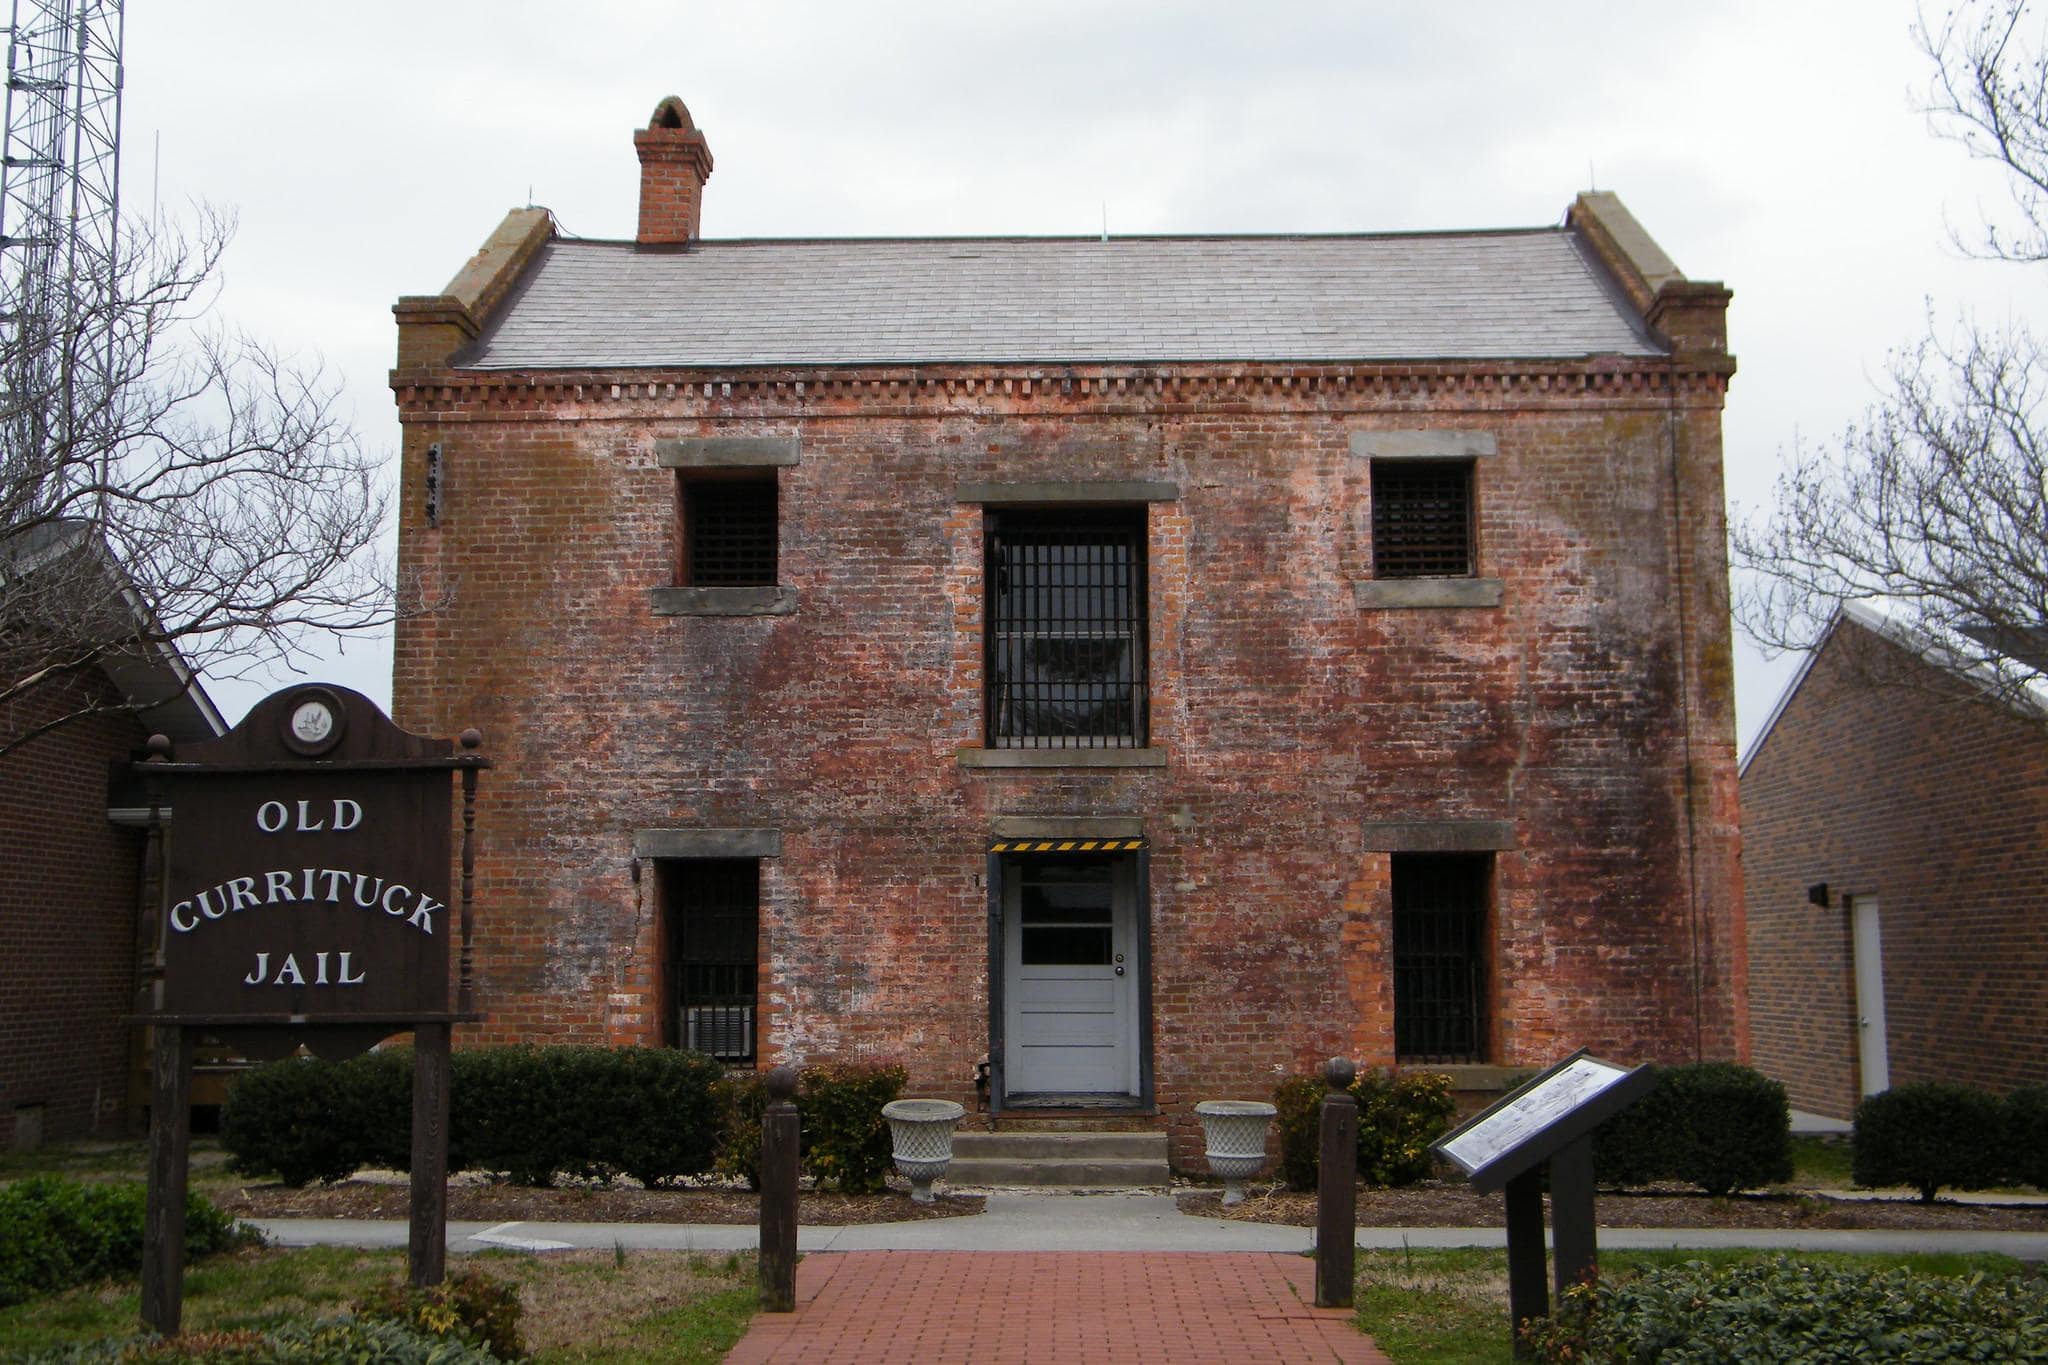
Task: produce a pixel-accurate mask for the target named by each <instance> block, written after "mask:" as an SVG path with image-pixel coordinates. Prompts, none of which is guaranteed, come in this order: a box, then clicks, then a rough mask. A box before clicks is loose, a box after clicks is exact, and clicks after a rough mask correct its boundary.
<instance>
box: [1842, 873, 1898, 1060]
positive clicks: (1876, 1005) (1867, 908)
mask: <svg viewBox="0 0 2048 1365" xmlns="http://www.w3.org/2000/svg"><path fill="white" fill-rule="evenodd" d="M1849 914H1850V917H1851V918H1850V924H1851V938H1852V943H1853V947H1854V951H1855V955H1856V1056H1857V1063H1858V1070H1859V1071H1860V1073H1861V1075H1862V1078H1863V1082H1862V1083H1863V1093H1864V1094H1866V1095H1875V1094H1877V1093H1878V1092H1879V1091H1882V1090H1889V1089H1891V1084H1892V1069H1891V1055H1890V1052H1889V1051H1888V1050H1887V1048H1886V1046H1885V1034H1884V935H1883V931H1882V930H1881V928H1880V927H1879V926H1880V921H1879V919H1878V909H1877V897H1875V896H1854V897H1851V898H1850V901H1849Z"/></svg>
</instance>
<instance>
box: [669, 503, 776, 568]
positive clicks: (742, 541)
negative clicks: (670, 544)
mask: <svg viewBox="0 0 2048 1365" xmlns="http://www.w3.org/2000/svg"><path fill="white" fill-rule="evenodd" d="M682 501H683V581H684V582H685V583H686V584H687V585H688V586H690V587H693V588H751V587H767V586H772V585H773V584H774V582H775V540H776V524H775V522H776V518H775V481H774V480H773V479H686V480H684V481H683V483H682Z"/></svg>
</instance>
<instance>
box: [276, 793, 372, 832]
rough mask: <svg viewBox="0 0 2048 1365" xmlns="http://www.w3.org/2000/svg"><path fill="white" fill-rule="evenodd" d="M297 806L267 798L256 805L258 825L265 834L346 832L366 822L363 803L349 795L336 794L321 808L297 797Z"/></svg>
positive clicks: (295, 803)
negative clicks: (288, 831) (350, 797)
mask: <svg viewBox="0 0 2048 1365" xmlns="http://www.w3.org/2000/svg"><path fill="white" fill-rule="evenodd" d="M293 806H296V807H297V811H296V812H294V810H293V809H292V806H287V805H285V803H284V802H282V801H265V802H264V803H263V804H262V805H260V806H258V807H257V808H256V828H258V829H260V830H262V831H263V832H264V833H265V834H282V833H284V832H285V831H286V830H290V831H291V832H292V833H294V834H346V833H347V832H348V831H349V830H352V829H354V828H355V827H356V826H358V825H360V824H362V823H363V807H362V803H361V802H358V801H351V800H349V799H348V798H347V797H346V796H337V797H335V798H334V801H333V803H332V805H331V806H329V805H325V804H323V805H321V806H320V807H319V809H318V810H317V811H316V810H315V808H314V803H313V802H311V801H296V802H294V803H293Z"/></svg>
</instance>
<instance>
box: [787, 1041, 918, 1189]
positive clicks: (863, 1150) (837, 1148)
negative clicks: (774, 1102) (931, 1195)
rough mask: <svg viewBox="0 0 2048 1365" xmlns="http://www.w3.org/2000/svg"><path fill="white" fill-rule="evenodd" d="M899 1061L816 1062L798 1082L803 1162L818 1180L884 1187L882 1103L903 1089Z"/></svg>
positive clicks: (886, 1161) (886, 1146) (886, 1156)
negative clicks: (801, 1120) (897, 1062)
mask: <svg viewBox="0 0 2048 1365" xmlns="http://www.w3.org/2000/svg"><path fill="white" fill-rule="evenodd" d="M908 1079H909V1077H908V1075H907V1073H906V1072H905V1071H904V1070H903V1068H902V1067H901V1066H898V1065H895V1064H893V1063H883V1062H833V1061H826V1062H817V1063H813V1064H812V1065H810V1066H807V1067H805V1068H804V1071H803V1078H802V1080H800V1081H799V1082H798V1084H797V1109H798V1111H799V1112H800V1113H802V1115H803V1129H804V1137H803V1161H804V1169H805V1170H806V1171H808V1172H809V1173H810V1174H811V1175H812V1176H813V1177H814V1178H815V1179H816V1180H817V1182H818V1184H820V1185H835V1186H837V1187H838V1188H840V1189H842V1190H844V1191H846V1192H847V1193H848V1194H872V1193H874V1192H875V1191H877V1190H880V1189H881V1188H882V1182H883V1177H885V1176H887V1175H888V1173H889V1168H890V1165H891V1161H892V1158H891V1156H890V1149H891V1143H890V1138H889V1123H888V1120H886V1119H884V1118H883V1117H882V1106H883V1105H885V1104H887V1103H889V1102H890V1101H891V1100H894V1099H897V1098H898V1097H900V1096H901V1095H902V1094H903V1086H904V1083H905V1081H907V1080H908Z"/></svg>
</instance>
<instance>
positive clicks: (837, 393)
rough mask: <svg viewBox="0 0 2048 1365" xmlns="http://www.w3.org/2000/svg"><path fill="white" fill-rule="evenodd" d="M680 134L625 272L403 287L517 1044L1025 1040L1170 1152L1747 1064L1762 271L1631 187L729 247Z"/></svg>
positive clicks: (406, 529) (454, 667)
mask: <svg viewBox="0 0 2048 1365" xmlns="http://www.w3.org/2000/svg"><path fill="white" fill-rule="evenodd" d="M634 141H635V144H636V147H637V149H638V151H639V154H640V157H641V162H642V166H643V181H642V199H641V211H640V223H641V226H640V236H639V239H638V240H637V241H629V242H598V241H582V240H575V239H569V238H563V237H559V236H557V235H555V233H554V231H553V229H552V225H551V222H550V220H549V217H548V215H547V214H546V212H545V211H543V210H538V209H524V210H515V211H514V212H512V213H511V214H510V215H509V216H508V217H507V218H506V220H505V222H504V224H503V226H501V227H500V228H499V230H498V232H497V233H496V235H494V236H493V237H492V238H491V239H490V241H489V242H488V243H487V244H486V246H485V247H484V249H483V251H482V252H481V253H480V254H479V255H478V256H477V257H476V258H475V259H474V260H472V261H471V262H470V263H469V265H467V266H466V267H465V268H464V269H463V270H462V271H461V272H460V273H459V274H458V275H457V276H456V277H455V279H454V280H453V281H452V282H451V283H450V285H449V286H448V289H447V291H446V292H445V293H443V294H441V295H437V296H431V297H419V298H407V299H404V300H401V301H400V302H399V304H398V306H397V309H396V312H397V315H398V320H399V343H398V368H397V369H396V370H395V371H394V372H393V375H392V385H393V388H394V391H395V393H396V396H397V401H398V406H399V411H400V416H401V420H402V422H403V424H404V468H403V485H402V499H403V511H402V520H401V530H400V557H401V562H402V569H403V571H404V572H405V573H408V574H417V575H420V577H421V579H422V580H423V582H424V585H425V586H426V588H427V589H428V590H429V591H439V592H444V593H446V594H448V595H449V597H450V598H451V599H452V606H451V607H450V608H449V609H448V610H446V611H443V612H440V613H438V614H436V615H434V616H432V617H428V618H423V619H419V620H414V621H407V622H404V623H402V624H401V625H400V627H399V631H398V642H397V664H396V675H395V680H394V697H393V713H394V716H395V718H396V719H397V720H398V721H399V723H400V724H402V725H405V726H408V727H412V728H416V729H421V730H425V731H428V732H431V733H437V734H438V733H450V732H452V730H454V729H460V728H462V727H463V726H467V725H476V726H479V727H481V729H482V730H483V732H484V734H485V736H486V739H487V743H488V745H489V752H490V753H491V755H492V757H493V759H494V760H495V761H496V763H497V765H498V766H497V767H496V768H495V770H494V771H493V772H492V774H491V776H490V779H489V780H488V781H487V782H486V783H485V784H484V785H485V793H484V800H483V809H482V811H481V814H480V818H479V835H480V845H479V853H478V858H477V867H478V904H479V921H478V933H479V936H480V955H479V963H480V972H481V982H482V988H481V997H480V998H481V1003H482V1004H483V1006H484V1007H485V1008H486V1009H487V1010H488V1011H489V1014H490V1022H489V1024H488V1025H487V1026H486V1027H485V1028H484V1029H483V1030H481V1032H480V1034H473V1035H472V1037H476V1036H481V1037H487V1038H494V1039H514V1038H518V1039H542V1038H546V1039H564V1040H566V1039H579V1040H587V1041H602V1040H612V1041H617V1042H644V1043H684V1044H687V1043H690V1042H692V1041H694V1042H695V1043H696V1044H697V1045H698V1046H701V1047H704V1048H706V1049H707V1050H713V1051H717V1052H720V1053H723V1054H726V1055H728V1056H730V1057H731V1058H733V1059H734V1060H735V1061H743V1062H744V1061H756V1062H762V1063H765V1062H769V1061H775V1060H781V1059H786V1058H787V1059H798V1060H802V1059H806V1058H815V1057H822V1056H827V1055H833V1054H840V1055H845V1054H862V1055H881V1056H890V1057H900V1058H901V1059H903V1060H904V1061H905V1062H907V1063H908V1065H909V1067H910V1070H911V1075H912V1082H911V1084H912V1087H913V1089H914V1090H915V1091H917V1092H920V1093H938V1094H949V1095H957V1096H959V1097H962V1098H969V1097H971V1094H972V1091H971V1089H970V1087H971V1080H972V1076H973V1071H974V1066H975V1063H976V1062H977V1060H978V1059H980V1058H982V1057H983V1056H984V1055H987V1056H988V1058H989V1060H990V1061H991V1062H992V1064H993V1068H994V1076H993V1102H994V1104H995V1105H996V1107H997V1108H998V1109H999V1110H1000V1111H1003V1112H1018V1113H1028V1112H1032V1111H1034V1110H1037V1109H1039V1108H1041V1107H1053V1108H1057V1107H1063V1106H1064V1107H1073V1106H1077V1105H1085V1106H1088V1107H1111V1108H1114V1107H1119V1106H1121V1107H1125V1108H1129V1109H1134V1110H1136V1111H1138V1112H1141V1113H1142V1112H1152V1111H1154V1110H1156V1111H1157V1112H1159V1113H1161V1114H1163V1115H1165V1116H1166V1119H1165V1121H1166V1122H1167V1123H1168V1124H1169V1125H1170V1126H1172V1127H1173V1128H1175V1129H1176V1130H1178V1131H1181V1132H1182V1133H1183V1137H1182V1140H1181V1146H1180V1148H1179V1155H1180V1157H1181V1159H1183V1160H1185V1159H1187V1158H1188V1157H1189V1155H1190V1154H1191V1153H1192V1151H1193V1150H1194V1149H1193V1148H1192V1146H1190V1145H1189V1142H1188V1140H1187V1138H1186V1137H1185V1131H1186V1128H1187V1119H1188V1114H1189V1111H1190V1108H1191V1106H1192V1105H1193V1103H1194V1102H1195V1101H1197V1100H1199V1099H1202V1098H1205V1097H1222V1096H1236V1097H1248V1096H1261V1095H1264V1094H1266V1093H1267V1092H1269V1091H1270V1088H1271V1085H1272V1082H1273V1080H1274V1079H1275V1076H1276V1075H1277V1074H1278V1073H1280V1072H1283V1071H1291V1070H1296V1069H1300V1068H1305V1067H1308V1066H1310V1065H1312V1064H1314V1063H1316V1062H1318V1061H1319V1060H1320V1059H1322V1058H1325V1057H1328V1056H1330V1055H1333V1054H1346V1055H1350V1056H1354V1057H1358V1058H1361V1059H1363V1060H1365V1061H1368V1062H1392V1061H1394V1060H1395V1059H1396V1057H1401V1058H1404V1059H1412V1060H1430V1061H1434V1062H1450V1063H1454V1064H1459V1065H1464V1066H1467V1067H1470V1068H1471V1069H1470V1070H1467V1071H1464V1072H1462V1073H1461V1074H1462V1075H1463V1076H1464V1077H1465V1079H1466V1080H1468V1081H1478V1080H1481V1079H1483V1078H1484V1077H1486V1076H1489V1075H1498V1074H1499V1071H1500V1069H1501V1068H1503V1067H1516V1068H1526V1067H1533V1066H1537V1065H1539V1064H1543V1063H1547V1062H1550V1061H1553V1060H1555V1059H1557V1058H1558V1057H1560V1056H1562V1055H1563V1054H1565V1053H1566V1052H1568V1051H1570V1050H1571V1049H1573V1048H1575V1047H1579V1046H1582V1045H1585V1046H1591V1047H1594V1048H1596V1049H1598V1050H1600V1051H1601V1052H1603V1053H1606V1054H1609V1055H1612V1056H1615V1057H1619V1058H1624V1059H1628V1060H1638V1059H1653V1058H1654V1059H1679V1058H1690V1057H1693V1056H1696V1055H1705V1056H1713V1057H1726V1056H1739V1055H1742V1054H1743V1053H1744V1051H1745V1047H1746V1043H1745V1039H1746V1036H1747V1026H1746V1021H1745V1018H1744V985H1743V965H1742V943H1743V935H1742V911H1741V890H1740V886H1739V884H1738V880H1739V872H1738V868H1737V841H1738V835H1737V824H1736V807H1735V798H1736V790H1735V772H1734V769H1735V764H1734V746H1733V732H1732V720H1731V710H1732V708H1731V700H1730V672H1729V669H1730V665H1729V637H1728V618H1727V612H1726V607H1725V585H1726V565H1725V560H1724V547H1723V523H1722V515H1723V514H1722V489H1721V434H1720V412H1721V405H1722V400H1723V395H1724V392H1725V389H1726V385H1727V382H1728V377H1729V375H1730V374H1731V373H1732V371H1733V369H1734V363H1733V361H1732V360H1731V359H1730V358H1729V356H1728V354H1727V351H1726V345H1725V332H1724V316H1725V311H1726V305H1727V300H1728V293H1727V291H1726V290H1724V289H1723V288H1721V287H1720V286H1719V285H1716V284H1706V283H1697V282H1692V281H1688V280H1686V279H1685V278H1684V277H1683V276H1681V275H1680V274H1679V273H1678V271H1677V270H1676V269H1675V268H1674V267H1673V266H1672V265H1671V263H1670V262H1669V261H1668V260H1667V259H1666V258H1665V257H1664V256H1663V254H1662V253H1661V252H1660V251H1659V250H1658V249H1657V247H1656V246H1655V244H1654V243H1652V242H1651V241H1650V239H1649V238H1648V237H1647V236H1646V235H1645V234H1644V233H1643V231H1642V230H1641V229H1640V228H1639V227H1638V226H1637V225H1636V224H1635V222H1634V221H1633V219H1631V218H1630V217H1629V215H1628V213H1627V211H1626V210H1625V209H1623V208H1622V206H1621V205H1620V203H1619V202H1618V201H1617V200H1616V199H1615V198H1614V197H1613V196H1612V195H1606V194H1588V195H1582V196H1580V197H1579V199H1578V201H1577V202H1576V203H1575V204H1574V205H1573V207H1572V210H1571V213H1570V215H1569V218H1568V221H1567V224H1566V226H1564V227H1562V228H1548V229H1532V230H1526V231H1501V232H1455V233H1423V234H1402V235H1385V236H1363V235H1361V236H1325V237H1204V238H1161V237H1152V238H1116V239H1104V240H1097V239H1094V238H1081V239H1051V238H996V239H945V240H941V239H912V240H826V241H712V240H702V239H700V238H699V236H698V222H699V215H700V211H701V194H702V189H703V182H704V179H705V177H707V176H708V175H709V174H710V170H711V156H710V153H709V151H708V149H707V147H706V144H705V140H704V138H703V135H702V134H701V133H699V132H697V131H696V129H695V128H694V126H693V125H692V124H691V122H690V119H689V115H688V113H687V111H685V110H684V109H683V107H682V105H681V104H680V103H679V102H677V101H674V100H668V101H664V102H663V103H662V105H661V106H660V107H659V108H658V109H657V110H656V114H655V118H654V120H653V121H652V123H651V125H650V126H649V127H648V128H647V129H645V130H644V131H641V132H638V133H636V134H635V136H634ZM1688 774H1690V779H1691V780H1690V782H1689V783H1688Z"/></svg>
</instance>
